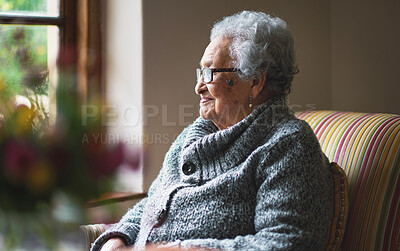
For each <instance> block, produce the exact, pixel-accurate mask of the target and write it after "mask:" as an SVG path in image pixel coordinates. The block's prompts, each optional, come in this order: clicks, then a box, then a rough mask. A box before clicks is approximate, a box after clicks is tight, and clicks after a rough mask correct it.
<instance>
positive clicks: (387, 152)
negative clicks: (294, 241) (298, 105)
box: [296, 111, 400, 250]
mask: <svg viewBox="0 0 400 251" xmlns="http://www.w3.org/2000/svg"><path fill="white" fill-rule="evenodd" d="M296 116H297V117H298V118H300V119H303V120H305V121H307V122H308V123H309V124H310V126H311V128H312V129H313V130H314V133H315V134H316V136H317V138H318V140H319V142H320V144H321V147H322V150H323V151H324V152H325V154H326V155H327V156H328V158H329V159H330V161H332V162H336V163H338V164H339V165H340V166H341V167H342V168H343V170H344V171H345V173H346V175H347V178H348V195H349V216H348V220H347V225H346V231H345V236H344V239H343V243H342V248H343V250H399V249H400V238H399V237H400V236H399V235H400V176H399V175H400V116H399V115H392V114H378V113H354V112H338V111H307V112H299V113H296Z"/></svg>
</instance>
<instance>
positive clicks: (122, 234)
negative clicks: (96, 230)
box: [91, 127, 188, 251]
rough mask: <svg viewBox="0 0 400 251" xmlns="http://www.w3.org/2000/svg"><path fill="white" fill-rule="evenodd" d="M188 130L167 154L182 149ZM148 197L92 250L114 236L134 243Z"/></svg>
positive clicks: (158, 182) (152, 189)
mask: <svg viewBox="0 0 400 251" xmlns="http://www.w3.org/2000/svg"><path fill="white" fill-rule="evenodd" d="M187 131H188V127H187V128H185V129H184V130H183V131H182V133H181V134H180V135H179V136H178V138H177V139H176V140H175V142H174V143H173V144H172V146H171V148H170V150H169V152H168V153H167V156H168V155H171V154H174V153H176V152H179V151H180V146H181V145H182V142H183V141H184V139H185V137H186V134H187ZM164 171H165V169H164V168H162V169H161V170H160V173H159V174H158V176H157V178H156V179H155V180H154V181H153V183H152V184H151V186H150V188H149V192H148V193H147V195H148V197H150V196H152V194H153V193H154V192H155V191H156V190H157V188H158V187H159V186H160V185H161V184H162V181H163V176H164V175H163V173H164ZM148 197H146V198H144V199H142V200H141V201H140V202H138V203H137V204H136V205H135V206H134V207H133V208H131V209H129V210H128V212H127V213H126V214H125V215H124V216H123V217H122V218H121V220H120V221H119V222H118V223H117V224H115V225H113V226H112V227H110V228H109V229H107V231H105V232H104V233H103V234H101V235H100V236H99V237H98V238H97V239H96V241H95V242H94V243H93V245H92V248H91V250H92V251H98V250H100V249H101V247H102V246H103V245H104V243H105V242H107V241H108V240H109V239H112V238H121V239H123V240H124V242H125V244H127V245H133V244H134V243H135V240H136V237H137V235H138V233H139V230H140V221H141V219H142V214H143V209H144V208H145V205H146V203H147V198H148Z"/></svg>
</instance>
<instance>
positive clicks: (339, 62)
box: [331, 0, 400, 114]
mask: <svg viewBox="0 0 400 251" xmlns="http://www.w3.org/2000/svg"><path fill="white" fill-rule="evenodd" d="M331 3H332V12H331V15H332V27H331V30H332V109H338V110H351V111H361V112H386V113H395V114H400V103H399V97H400V74H399V70H400V63H399V62H400V60H399V59H400V50H399V45H400V28H399V27H398V26H399V24H400V15H399V14H400V1H397V0H388V1H371V0H368V1H345V0H334V1H331Z"/></svg>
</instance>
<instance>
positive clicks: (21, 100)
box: [14, 95, 32, 109]
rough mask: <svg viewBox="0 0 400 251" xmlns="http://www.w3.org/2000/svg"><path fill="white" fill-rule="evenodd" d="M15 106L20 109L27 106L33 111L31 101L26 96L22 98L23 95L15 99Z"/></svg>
mask: <svg viewBox="0 0 400 251" xmlns="http://www.w3.org/2000/svg"><path fill="white" fill-rule="evenodd" d="M14 106H15V108H18V107H20V106H25V107H27V108H28V109H31V107H32V105H31V102H30V101H29V99H28V98H27V97H25V96H21V95H16V96H15V98H14Z"/></svg>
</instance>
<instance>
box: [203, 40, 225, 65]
mask: <svg viewBox="0 0 400 251" xmlns="http://www.w3.org/2000/svg"><path fill="white" fill-rule="evenodd" d="M230 44H231V39H229V38H224V37H217V38H214V39H213V40H211V42H210V44H209V45H208V46H207V48H206V49H205V51H204V54H203V57H202V58H201V61H200V65H201V66H204V67H214V68H217V67H229V66H230V64H231V61H232V58H231V56H230V53H229V52H230V51H229V46H230Z"/></svg>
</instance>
